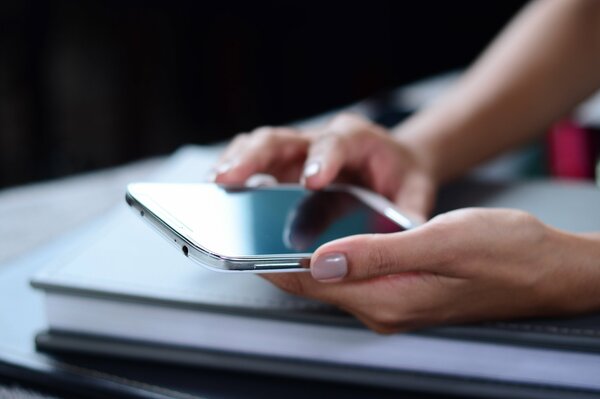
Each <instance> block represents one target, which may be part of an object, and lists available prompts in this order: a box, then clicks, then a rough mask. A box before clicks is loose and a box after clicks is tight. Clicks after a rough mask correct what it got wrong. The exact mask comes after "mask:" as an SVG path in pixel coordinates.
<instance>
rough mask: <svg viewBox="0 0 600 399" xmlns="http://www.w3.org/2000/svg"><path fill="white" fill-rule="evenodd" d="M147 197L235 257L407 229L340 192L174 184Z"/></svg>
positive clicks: (201, 242)
mask: <svg viewBox="0 0 600 399" xmlns="http://www.w3.org/2000/svg"><path fill="white" fill-rule="evenodd" d="M143 194H144V195H143V197H142V202H145V201H143V198H148V199H150V200H151V202H149V203H145V205H146V206H148V207H149V208H150V209H151V208H152V207H153V206H154V207H158V208H159V209H160V212H163V213H164V212H166V213H168V214H169V216H171V217H173V218H175V219H177V221H178V222H179V223H180V224H182V225H184V226H185V228H186V230H188V232H187V233H186V235H187V236H188V238H189V239H191V241H193V242H194V243H195V244H197V245H198V246H200V247H203V248H205V249H207V250H209V251H211V252H214V253H217V254H221V255H226V256H233V257H235V256H253V255H265V254H290V253H310V252H314V250H316V249H317V248H318V247H319V246H320V245H322V244H324V243H326V242H328V241H331V240H334V239H336V238H341V237H345V236H349V235H354V234H364V233H391V232H398V231H403V230H404V228H403V227H402V226H400V225H399V224H398V223H396V222H394V221H393V220H392V219H390V218H388V217H387V216H385V215H383V214H381V213H379V212H378V211H377V210H375V209H373V208H371V207H370V206H369V205H367V204H365V203H364V202H362V201H361V200H360V199H359V198H357V197H356V196H355V195H353V194H351V193H349V192H347V191H344V190H341V189H328V190H324V191H308V190H305V189H303V188H301V187H272V188H268V187H265V188H238V187H236V188H227V187H223V186H218V185H212V184H193V185H192V184H189V185H176V184H173V185H146V186H145V187H144V192H143Z"/></svg>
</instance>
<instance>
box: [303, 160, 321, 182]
mask: <svg viewBox="0 0 600 399" xmlns="http://www.w3.org/2000/svg"><path fill="white" fill-rule="evenodd" d="M320 170H321V164H320V163H319V162H315V161H313V162H310V163H309V164H307V165H306V166H305V167H304V171H303V172H302V177H304V178H307V177H311V176H314V175H316V174H317V173H319V171H320Z"/></svg>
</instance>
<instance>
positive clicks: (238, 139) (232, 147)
mask: <svg viewBox="0 0 600 399" xmlns="http://www.w3.org/2000/svg"><path fill="white" fill-rule="evenodd" d="M249 138H250V134H248V133H240V134H238V135H236V136H235V137H234V138H233V140H232V141H231V143H230V144H229V145H228V146H227V148H226V149H225V150H224V151H223V152H222V153H221V155H219V159H218V161H217V162H216V163H215V165H214V166H213V167H212V168H211V169H210V170H209V171H208V174H207V178H206V179H207V180H208V181H215V180H216V178H217V176H218V175H219V174H222V173H224V172H226V171H227V170H229V169H230V168H231V166H232V163H233V160H235V159H238V157H237V156H236V154H238V153H239V152H240V151H241V150H242V149H243V148H244V147H245V143H246V142H247V141H248V139H249Z"/></svg>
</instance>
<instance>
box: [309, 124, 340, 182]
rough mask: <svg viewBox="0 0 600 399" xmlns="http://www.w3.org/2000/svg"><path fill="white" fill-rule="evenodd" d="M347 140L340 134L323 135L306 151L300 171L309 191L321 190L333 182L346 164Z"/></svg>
mask: <svg viewBox="0 0 600 399" xmlns="http://www.w3.org/2000/svg"><path fill="white" fill-rule="evenodd" d="M346 141H347V140H345V138H344V137H343V135H341V134H333V133H331V134H325V135H322V136H321V137H320V138H319V139H317V140H315V141H314V142H313V144H312V145H311V146H310V147H309V149H308V155H307V157H306V162H305V164H304V170H303V171H302V182H303V184H304V185H305V186H306V187H307V188H309V189H311V190H318V189H321V188H323V187H325V186H327V185H328V184H330V183H331V182H333V181H334V180H335V178H336V177H337V175H338V174H339V173H340V170H341V169H342V167H343V166H344V163H345V162H346V150H345V148H344V147H345V145H346V143H345V142H346Z"/></svg>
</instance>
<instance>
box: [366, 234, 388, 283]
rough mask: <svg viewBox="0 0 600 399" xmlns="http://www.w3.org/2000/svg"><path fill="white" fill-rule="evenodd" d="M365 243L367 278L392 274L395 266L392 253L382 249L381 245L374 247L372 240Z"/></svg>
mask: <svg viewBox="0 0 600 399" xmlns="http://www.w3.org/2000/svg"><path fill="white" fill-rule="evenodd" d="M369 241H371V242H367V248H368V252H367V256H366V259H365V261H366V263H367V264H366V266H367V267H366V270H367V275H368V276H377V275H388V274H392V273H393V271H394V266H395V263H396V262H395V258H394V256H393V255H392V253H391V252H390V251H388V250H386V249H384V248H383V246H382V245H376V244H375V245H374V244H373V240H372V239H371V240H369Z"/></svg>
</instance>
